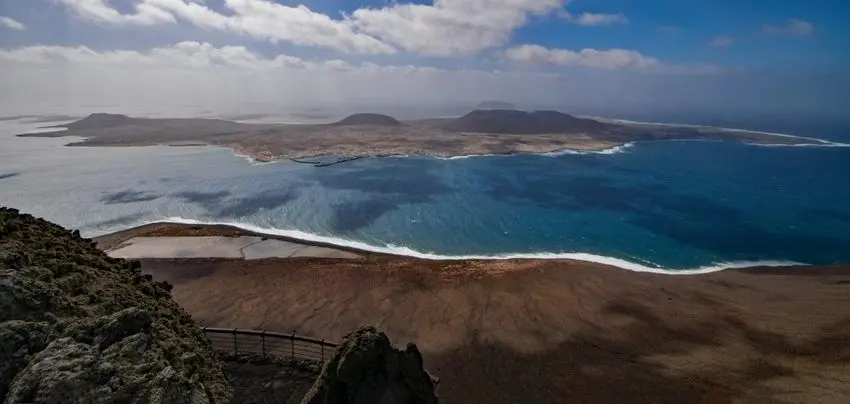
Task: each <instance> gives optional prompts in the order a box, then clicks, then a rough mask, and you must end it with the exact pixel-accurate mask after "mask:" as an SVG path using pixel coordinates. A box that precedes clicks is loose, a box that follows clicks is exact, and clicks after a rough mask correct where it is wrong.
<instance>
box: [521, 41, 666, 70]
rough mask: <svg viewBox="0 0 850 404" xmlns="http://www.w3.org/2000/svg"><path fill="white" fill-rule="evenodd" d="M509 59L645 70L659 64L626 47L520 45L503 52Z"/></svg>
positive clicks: (557, 64) (537, 62) (653, 59)
mask: <svg viewBox="0 0 850 404" xmlns="http://www.w3.org/2000/svg"><path fill="white" fill-rule="evenodd" d="M505 56H507V57H508V59H511V60H514V61H518V62H525V63H532V64H549V65H555V66H580V67H588V68H594V69H645V68H648V67H652V66H657V65H659V64H660V62H659V61H658V59H655V58H652V57H648V56H644V55H643V54H641V53H640V52H637V51H633V50H627V49H609V50H602V51H600V50H596V49H582V50H581V51H578V52H575V51H571V50H567V49H549V48H545V47H543V46H540V45H521V46H516V47H513V48H510V49H508V50H507V51H505Z"/></svg>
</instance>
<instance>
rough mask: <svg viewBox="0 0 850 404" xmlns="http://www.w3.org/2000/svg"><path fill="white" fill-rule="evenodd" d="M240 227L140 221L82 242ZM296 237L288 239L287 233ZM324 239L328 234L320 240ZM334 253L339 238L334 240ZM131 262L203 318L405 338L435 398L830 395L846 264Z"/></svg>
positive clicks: (841, 382) (849, 283) (840, 350)
mask: <svg viewBox="0 0 850 404" xmlns="http://www.w3.org/2000/svg"><path fill="white" fill-rule="evenodd" d="M210 235H227V236H251V235H252V234H251V233H250V232H245V231H242V230H239V229H235V228H230V227H226V226H189V225H168V224H155V225H148V226H143V227H141V228H136V229H131V230H128V231H124V232H119V233H115V234H112V235H108V236H104V237H101V238H98V239H96V240H97V241H98V242H99V245H100V246H101V248H104V249H108V248H113V247H116V246H119V245H120V244H121V243H122V242H124V241H126V240H129V239H131V238H133V237H140V236H147V237H151V236H153V237H156V236H172V237H173V236H210ZM290 241H297V240H290ZM321 247H329V246H321ZM341 250H345V249H341ZM351 252H353V253H357V254H360V255H362V256H363V259H356V260H352V259H335V258H311V257H302V258H285V259H279V258H275V259H260V260H245V259H224V258H215V259H213V258H210V259H146V260H142V264H143V270H144V271H145V272H146V273H150V274H152V275H153V276H154V277H155V278H157V279H160V280H167V281H168V282H171V283H172V284H173V285H174V290H173V297H174V299H175V300H176V301H177V302H178V303H179V304H180V305H181V306H183V307H184V308H185V309H186V310H187V311H189V312H190V313H191V314H192V316H193V317H194V319H195V320H196V321H197V322H198V323H200V324H202V325H206V326H218V327H238V328H253V329H267V330H275V331H295V332H297V333H299V334H304V335H310V336H316V337H320V338H328V339H338V338H340V337H341V336H342V335H344V334H345V333H346V332H348V331H350V330H351V329H353V328H355V327H357V326H359V325H361V324H367V323H369V324H374V325H376V326H378V327H379V328H381V329H383V330H385V331H386V332H387V333H388V335H389V336H390V337H391V338H392V339H393V340H394V342H395V343H397V344H404V343H406V342H408V341H411V342H415V343H417V344H418V346H419V347H420V348H421V349H422V351H423V354H424V355H425V364H426V367H427V368H428V370H429V371H431V372H432V373H434V374H435V375H437V376H439V377H440V379H441V380H442V382H441V385H440V388H439V395H440V398H441V400H442V401H443V402H446V403H480V402H488V401H491V402H503V403H520V402H540V403H586V402H611V403H616V402H624V400H625V401H629V402H635V403H662V402H663V403H666V402H669V403H682V402H689V403H690V402H693V403H699V402H706V403H732V402H759V403H762V402H764V403H799V402H807V403H838V402H843V400H844V399H845V398H846V397H847V396H850V310H848V309H847V307H850V266H833V267H785V268H752V269H745V270H727V271H721V272H716V273H710V274H703V275H689V276H670V275H659V274H647V273H636V272H630V271H626V270H623V269H619V268H613V267H607V266H604V265H599V264H593V263H586V262H581V261H569V260H557V261H556V260H505V261H431V260H420V259H413V258H407V257H398V256H389V255H382V254H374V253H366V252H362V251H359V252H358V251H351Z"/></svg>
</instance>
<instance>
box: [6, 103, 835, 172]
mask: <svg viewBox="0 0 850 404" xmlns="http://www.w3.org/2000/svg"><path fill="white" fill-rule="evenodd" d="M56 127H62V128H66V129H67V130H65V131H54V132H42V133H28V134H20V135H18V136H24V137H63V136H77V137H82V138H84V139H85V140H83V141H79V142H73V143H70V144H68V146H148V145H173V146H186V145H204V144H205V145H214V146H223V147H229V148H231V149H233V150H234V151H235V152H236V153H237V154H240V155H246V156H250V157H251V158H253V159H256V160H258V161H266V162H268V161H275V160H280V159H292V160H303V159H310V158H315V157H322V156H336V157H337V159H338V160H340V161H348V160H352V159H356V158H361V157H382V156H394V155H428V156H436V157H455V156H469V155H494V154H513V153H551V152H560V151H567V150H573V151H604V150H608V149H612V148H615V147H618V146H622V145H624V144H628V143H631V142H636V141H653V140H714V141H737V142H745V143H754V144H764V145H817V144H823V143H825V142H824V141H820V140H817V139H809V138H802V137H794V136H786V135H775V134H768V133H761V132H751V131H737V130H729V129H722V128H711V127H696V126H672V125H647V124H623V123H613V122H605V121H602V120H598V119H590V118H580V117H575V116H573V115H570V114H566V113H562V112H559V111H517V110H507V109H488V110H485V109H480V110H474V111H472V112H470V113H468V114H466V115H464V116H461V117H456V118H432V119H422V120H414V121H399V120H397V119H395V118H393V117H391V116H388V115H382V114H375V113H360V114H354V115H351V116H349V117H347V118H345V119H342V120H340V121H337V122H332V123H326V124H257V123H240V122H232V121H227V120H221V119H198V118H168V119H164V118H134V117H129V116H126V115H118V114H105V113H95V114H91V115H89V116H87V117H85V118H83V119H81V120H78V121H75V122H71V123H68V124H64V125H57V126H56Z"/></svg>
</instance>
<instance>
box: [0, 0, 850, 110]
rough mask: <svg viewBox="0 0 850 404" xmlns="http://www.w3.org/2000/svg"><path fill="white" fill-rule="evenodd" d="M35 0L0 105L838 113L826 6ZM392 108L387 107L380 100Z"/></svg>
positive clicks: (3, 6)
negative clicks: (491, 104) (486, 105)
mask: <svg viewBox="0 0 850 404" xmlns="http://www.w3.org/2000/svg"><path fill="white" fill-rule="evenodd" d="M422 3H423V2H415V3H405V2H398V3H397V2H393V3H386V2H383V1H371V0H364V1H348V0H345V1H342V0H333V1H330V0H313V1H295V2H290V1H270V0H205V1H198V0H108V1H107V0H37V1H27V2H22V1H13V2H3V3H0V17H2V18H0V32H2V35H0V68H2V69H3V72H4V78H3V79H2V80H0V92H2V93H3V94H4V95H5V97H3V98H2V100H0V111H3V112H2V114H0V115H4V116H10V115H17V114H29V113H46V114H50V113H54V114H85V113H91V112H120V113H127V114H146V115H148V114H154V115H177V116H181V115H185V114H197V113H200V112H202V111H213V112H214V113H217V114H246V113H267V112H270V111H288V112H301V111H309V110H315V109H330V110H342V109H345V110H347V111H354V110H371V111H376V112H385V110H390V109H398V108H402V107H403V108H409V109H416V108H421V109H432V110H435V111H439V110H442V109H445V110H447V111H451V110H455V109H463V108H468V106H469V105H475V104H477V103H478V102H480V101H482V100H503V101H507V102H511V103H514V104H516V105H517V106H519V107H520V108H523V109H557V110H562V111H566V112H572V113H578V114H597V115H608V116H617V115H622V114H624V113H626V114H628V113H637V114H651V113H662V114H675V113H679V112H682V113H694V112H701V113H702V114H704V115H707V114H711V113H715V114H718V115H721V114H726V115H729V114H733V113H737V114H741V113H752V114H761V115H771V114H772V115H782V114H794V115H799V116H826V117H829V116H840V115H842V114H844V113H845V110H846V107H845V105H847V104H848V102H850V73H848V72H849V71H850V70H848V69H847V66H848V63H850V60H848V52H847V50H848V48H850V43H848V40H847V38H850V35H843V34H841V32H843V31H845V30H846V28H845V27H844V25H843V24H842V21H841V20H840V18H839V17H838V16H839V15H840V14H841V13H840V11H842V10H844V9H846V5H844V3H842V2H839V1H832V0H829V1H825V2H824V3H823V4H822V6H823V7H821V8H817V9H815V8H812V7H807V6H806V3H805V2H802V1H791V2H783V3H782V4H774V3H771V5H770V6H767V5H766V4H765V5H764V6H762V7H758V6H757V5H755V4H750V5H745V4H738V3H734V2H723V3H722V4H713V5H712V6H705V7H702V8H701V12H700V16H695V15H694V14H693V13H692V12H691V11H690V10H691V8H690V6H687V5H676V4H671V3H670V2H664V1H650V2H645V3H642V4H641V7H637V5H634V4H630V3H629V2H625V1H621V0H606V1H599V2H590V1H582V0H575V1H564V0H492V1H483V0H478V1H457V0H437V1H434V2H424V4H422ZM390 107H392V108H390Z"/></svg>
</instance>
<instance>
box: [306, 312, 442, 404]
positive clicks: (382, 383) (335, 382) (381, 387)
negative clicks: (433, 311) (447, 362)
mask: <svg viewBox="0 0 850 404" xmlns="http://www.w3.org/2000/svg"><path fill="white" fill-rule="evenodd" d="M436 383H437V380H436V379H435V378H434V377H433V376H431V375H430V374H428V372H426V371H425V369H424V365H423V361H422V355H421V354H420V353H419V349H417V348H416V345H414V344H408V345H407V348H406V349H404V350H400V349H398V348H396V347H394V346H393V345H392V344H391V343H390V340H389V338H387V336H386V335H385V334H384V333H382V332H378V331H377V330H376V329H375V328H374V327H371V326H364V327H361V328H359V329H357V330H355V331H353V332H351V333H349V334H348V335H346V336H345V337H344V338H343V340H342V342H341V343H340V344H339V347H337V350H336V352H335V354H334V356H333V357H332V358H331V360H330V361H328V362H327V363H326V364H325V366H324V367H323V369H322V373H321V375H320V376H319V378H318V379H317V380H316V382H315V384H313V387H312V388H311V389H310V391H309V392H308V393H307V395H306V396H305V397H304V400H303V401H302V402H301V404H367V403H369V404H435V403H437V401H438V400H437V396H436V394H435V393H434V389H435V387H436Z"/></svg>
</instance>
